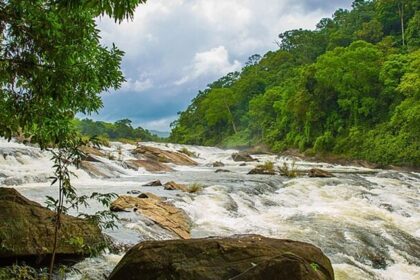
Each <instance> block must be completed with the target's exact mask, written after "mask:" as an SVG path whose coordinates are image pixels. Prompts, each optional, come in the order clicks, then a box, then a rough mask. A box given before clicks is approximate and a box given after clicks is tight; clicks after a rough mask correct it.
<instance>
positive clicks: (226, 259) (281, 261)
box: [109, 235, 334, 280]
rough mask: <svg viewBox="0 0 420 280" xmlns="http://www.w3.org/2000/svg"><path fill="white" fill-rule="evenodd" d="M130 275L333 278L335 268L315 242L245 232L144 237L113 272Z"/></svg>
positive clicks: (116, 279)
mask: <svg viewBox="0 0 420 280" xmlns="http://www.w3.org/2000/svg"><path fill="white" fill-rule="evenodd" d="M126 279H142V280H148V279H188V280H195V279H197V280H198V279H200V280H201V279H203V280H205V279H209V280H210V279H242V280H244V279H247V280H251V279H253V280H257V279H278V280H333V279H334V272H333V268H332V266H331V262H330V260H329V259H328V257H326V256H325V255H324V254H323V253H322V251H321V250H320V249H319V248H317V247H315V246H314V245H311V244H308V243H304V242H298V241H291V240H284V239H273V238H266V237H263V236H259V235H245V236H234V237H227V238H204V239H190V240H165V241H145V242H141V243H139V244H137V245H135V246H134V247H132V248H131V249H130V250H129V251H128V252H127V253H126V254H125V256H124V257H123V259H122V260H121V261H120V262H119V264H118V265H117V266H116V267H115V269H114V270H113V272H112V273H111V275H110V277H109V280H126Z"/></svg>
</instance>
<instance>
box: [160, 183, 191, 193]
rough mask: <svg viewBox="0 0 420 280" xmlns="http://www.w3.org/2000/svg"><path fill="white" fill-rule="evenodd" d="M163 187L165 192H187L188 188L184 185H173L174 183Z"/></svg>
mask: <svg viewBox="0 0 420 280" xmlns="http://www.w3.org/2000/svg"><path fill="white" fill-rule="evenodd" d="M163 186H164V188H165V190H168V191H183V192H188V187H187V186H186V185H183V184H178V183H175V182H174V181H170V182H167V183H166V184H164V185H163Z"/></svg>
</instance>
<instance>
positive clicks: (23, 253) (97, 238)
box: [0, 187, 104, 263]
mask: <svg viewBox="0 0 420 280" xmlns="http://www.w3.org/2000/svg"><path fill="white" fill-rule="evenodd" d="M54 217H55V213H54V212H53V211H51V210H49V209H48V208H46V207H43V206H41V205H40V204H38V203H36V202H34V201H31V200H29V199H27V198H25V197H24V196H22V195H21V194H20V193H19V192H17V191H16V190H15V189H13V188H3V187H0V263H3V262H7V261H8V260H15V259H25V260H29V261H31V260H34V261H35V262H36V261H42V258H43V257H46V258H49V257H50V256H51V254H52V249H53V248H52V247H53V244H54V223H53V218H54ZM61 222H62V225H61V229H60V231H59V242H58V248H57V254H58V256H59V257H62V258H66V257H71V258H73V257H82V256H89V255H90V252H91V251H90V249H93V248H98V247H100V246H102V245H103V241H104V239H103V237H102V234H101V230H100V229H99V227H98V226H96V225H94V224H92V223H90V222H88V221H87V220H84V219H80V218H76V217H73V216H69V215H62V216H61ZM75 237H77V238H83V241H84V244H85V245H86V246H83V247H80V246H77V245H72V244H70V242H69V241H70V240H71V239H72V238H75Z"/></svg>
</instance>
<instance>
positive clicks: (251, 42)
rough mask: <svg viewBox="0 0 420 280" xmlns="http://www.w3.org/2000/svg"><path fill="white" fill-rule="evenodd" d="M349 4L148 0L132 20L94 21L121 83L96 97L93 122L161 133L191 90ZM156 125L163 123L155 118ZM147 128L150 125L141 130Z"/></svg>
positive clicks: (348, 1) (281, 0) (280, 0)
mask: <svg viewBox="0 0 420 280" xmlns="http://www.w3.org/2000/svg"><path fill="white" fill-rule="evenodd" d="M351 2H352V1H351V0H331V1H325V0H262V1H255V0H150V1H148V2H147V3H146V4H144V5H140V6H139V7H138V8H137V10H136V12H135V16H134V20H133V21H126V22H123V23H121V24H116V23H115V22H114V21H113V20H112V19H108V18H100V19H98V21H97V22H98V25H99V28H100V30H101V36H102V42H103V43H104V44H106V45H111V44H112V43H113V42H115V44H116V45H117V46H118V47H119V48H120V49H121V50H123V51H125V56H124V58H123V63H122V69H123V72H124V73H125V76H126V79H127V82H126V83H124V85H123V87H122V88H121V89H120V90H119V91H118V92H115V93H112V94H104V95H103V102H104V108H103V109H102V110H101V111H100V113H99V114H98V115H95V116H93V117H94V118H95V119H102V120H107V121H114V120H118V119H121V118H126V117H128V118H130V119H132V120H133V121H134V123H145V124H146V123H147V125H156V126H157V127H158V126H159V127H160V128H159V129H161V128H162V126H164V125H163V123H165V125H166V130H168V129H169V122H170V121H168V120H169V119H171V118H174V116H176V113H177V112H178V111H181V110H184V109H185V108H186V107H187V106H188V104H189V103H190V100H191V99H192V98H194V96H195V95H196V94H197V91H198V90H200V89H203V88H205V87H206V85H207V84H209V83H211V82H212V81H214V80H216V79H218V78H220V77H221V76H222V75H224V74H226V73H228V72H230V71H235V70H238V69H239V68H240V66H241V63H242V64H243V63H244V62H246V61H247V59H248V57H249V56H251V55H253V54H256V53H258V54H261V55H262V54H264V53H266V52H267V51H269V50H274V49H276V48H277V46H276V44H275V43H274V41H275V40H276V39H278V34H279V33H282V32H284V31H286V30H289V29H294V28H300V27H302V28H307V29H314V28H315V25H316V23H317V22H319V20H320V19H321V18H323V17H328V16H330V15H331V14H332V13H333V12H334V10H336V9H337V8H343V7H344V8H348V7H349V6H350V4H351ZM163 120H166V122H165V121H163ZM149 128H151V129H153V127H149Z"/></svg>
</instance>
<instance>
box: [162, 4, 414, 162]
mask: <svg viewBox="0 0 420 280" xmlns="http://www.w3.org/2000/svg"><path fill="white" fill-rule="evenodd" d="M419 6H420V1H410V0H406V1H404V0H376V1H367V0H357V1H354V2H353V4H352V9H351V10H343V9H339V10H337V11H336V12H335V13H334V15H333V17H332V18H324V19H322V20H321V21H320V22H319V23H318V24H317V28H316V29H315V30H303V29H298V30H290V31H286V32H284V33H282V34H280V35H279V41H278V46H279V49H278V50H277V51H270V52H268V53H266V54H265V55H264V56H262V57H261V56H259V55H254V56H252V57H250V59H249V61H248V62H247V63H246V66H245V67H244V68H243V69H242V71H241V72H236V73H229V74H227V75H226V76H224V77H222V78H221V79H219V80H217V81H215V82H213V83H212V84H210V85H209V86H208V88H206V89H205V90H203V91H200V92H199V93H198V95H197V96H196V97H195V98H194V99H193V100H192V103H191V105H190V106H189V107H188V108H187V109H186V110H185V111H184V112H182V113H180V115H179V119H178V120H176V121H175V122H174V123H173V124H172V133H171V136H170V140H171V141H174V142H179V143H188V144H201V145H219V146H225V147H226V146H231V147H232V146H236V147H240V146H251V145H256V144H261V143H263V144H266V145H268V146H269V147H270V148H271V149H272V150H273V151H276V152H280V151H284V150H286V149H291V148H297V149H299V150H300V151H304V152H306V153H308V154H315V153H316V154H335V155H341V156H344V157H348V158H359V159H365V160H369V161H372V162H377V163H380V164H400V165H411V166H419V165H420V100H419V99H420V50H419V46H420V11H419Z"/></svg>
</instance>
